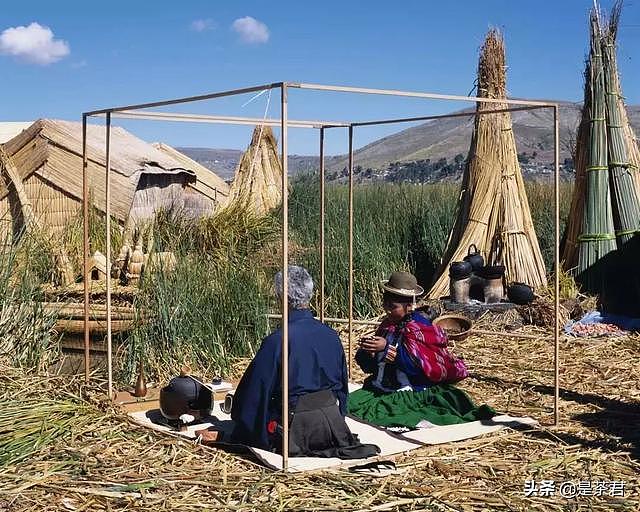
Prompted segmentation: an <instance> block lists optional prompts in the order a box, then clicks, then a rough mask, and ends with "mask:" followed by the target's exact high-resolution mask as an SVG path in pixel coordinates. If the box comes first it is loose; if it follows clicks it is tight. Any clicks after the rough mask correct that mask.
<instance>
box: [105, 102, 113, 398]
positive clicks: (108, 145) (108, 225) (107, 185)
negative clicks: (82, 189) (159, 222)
mask: <svg viewBox="0 0 640 512" xmlns="http://www.w3.org/2000/svg"><path fill="white" fill-rule="evenodd" d="M104 189H105V215H106V230H107V232H106V237H105V238H106V248H105V249H106V250H105V258H106V267H107V268H106V271H107V390H108V393H109V395H108V396H109V400H111V399H113V346H112V339H111V112H107V116H106V139H105V185H104Z"/></svg>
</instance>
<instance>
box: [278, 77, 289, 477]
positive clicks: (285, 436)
mask: <svg viewBox="0 0 640 512" xmlns="http://www.w3.org/2000/svg"><path fill="white" fill-rule="evenodd" d="M287 92H288V91H287V84H286V83H283V84H282V85H281V87H280V123H281V125H280V126H281V132H282V148H281V149H282V361H281V367H282V470H283V471H287V470H288V468H289V301H288V297H289V186H288V185H289V177H288V172H289V169H288V167H289V166H288V162H287V160H288V154H287Z"/></svg>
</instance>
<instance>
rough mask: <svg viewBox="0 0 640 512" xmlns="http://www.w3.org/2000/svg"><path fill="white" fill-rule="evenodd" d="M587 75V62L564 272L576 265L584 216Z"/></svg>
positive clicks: (588, 100) (588, 126) (588, 101)
mask: <svg viewBox="0 0 640 512" xmlns="http://www.w3.org/2000/svg"><path fill="white" fill-rule="evenodd" d="M589 75H590V67H589V61H588V60H587V63H586V66H585V72H584V77H585V80H584V103H583V104H582V116H581V118H580V125H579V127H578V135H577V137H576V146H575V148H574V153H573V162H574V168H575V172H576V177H575V183H574V186H573V195H572V196H571V208H570V209H569V212H570V214H569V216H568V218H567V224H566V228H565V234H564V246H563V249H562V256H561V259H562V262H563V266H564V270H565V271H571V270H572V269H574V268H576V267H577V265H578V237H579V236H580V233H581V232H582V218H583V216H584V207H585V206H584V204H585V198H586V195H587V194H586V190H587V162H588V160H589V152H588V148H589V134H590V133H591V122H590V117H589V112H590V111H591V82H590V80H589Z"/></svg>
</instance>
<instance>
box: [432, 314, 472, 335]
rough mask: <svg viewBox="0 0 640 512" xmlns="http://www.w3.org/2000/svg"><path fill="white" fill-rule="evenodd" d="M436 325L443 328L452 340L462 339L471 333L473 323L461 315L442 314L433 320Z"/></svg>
mask: <svg viewBox="0 0 640 512" xmlns="http://www.w3.org/2000/svg"><path fill="white" fill-rule="evenodd" d="M433 323H434V325H437V326H438V327H440V328H442V330H444V332H445V333H447V337H448V338H449V339H450V340H455V341H462V340H464V339H466V338H467V337H469V335H470V334H471V327H472V326H473V323H472V322H471V320H469V319H468V318H466V317H464V316H460V315H442V316H439V317H438V318H436V319H435V320H434V321H433Z"/></svg>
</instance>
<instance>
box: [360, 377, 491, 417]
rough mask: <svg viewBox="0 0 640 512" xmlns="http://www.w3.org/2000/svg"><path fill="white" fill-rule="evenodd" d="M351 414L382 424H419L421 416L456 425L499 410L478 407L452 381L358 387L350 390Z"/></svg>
mask: <svg viewBox="0 0 640 512" xmlns="http://www.w3.org/2000/svg"><path fill="white" fill-rule="evenodd" d="M349 414H351V415H353V416H355V417H357V418H361V419H363V420H365V421H368V422H369V423H373V424H374V425H380V426H382V427H399V426H402V427H409V428H416V426H417V424H418V423H419V422H420V421H421V420H427V421H429V422H431V423H433V424H435V425H453V424H454V423H467V422H469V421H476V420H484V419H489V418H492V417H493V416H495V414H496V412H495V411H494V410H493V409H492V408H491V407H489V406H488V405H481V406H480V407H476V405H475V404H474V403H473V401H472V400H471V398H469V395H467V394H466V393H465V392H464V391H462V390H461V389H458V388H456V387H455V386H453V385H451V384H439V385H436V386H432V387H430V388H427V389H426V390H425V391H397V392H395V393H382V392H379V391H377V390H370V389H365V388H363V389H359V390H358V391H354V392H353V393H351V394H349Z"/></svg>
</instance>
